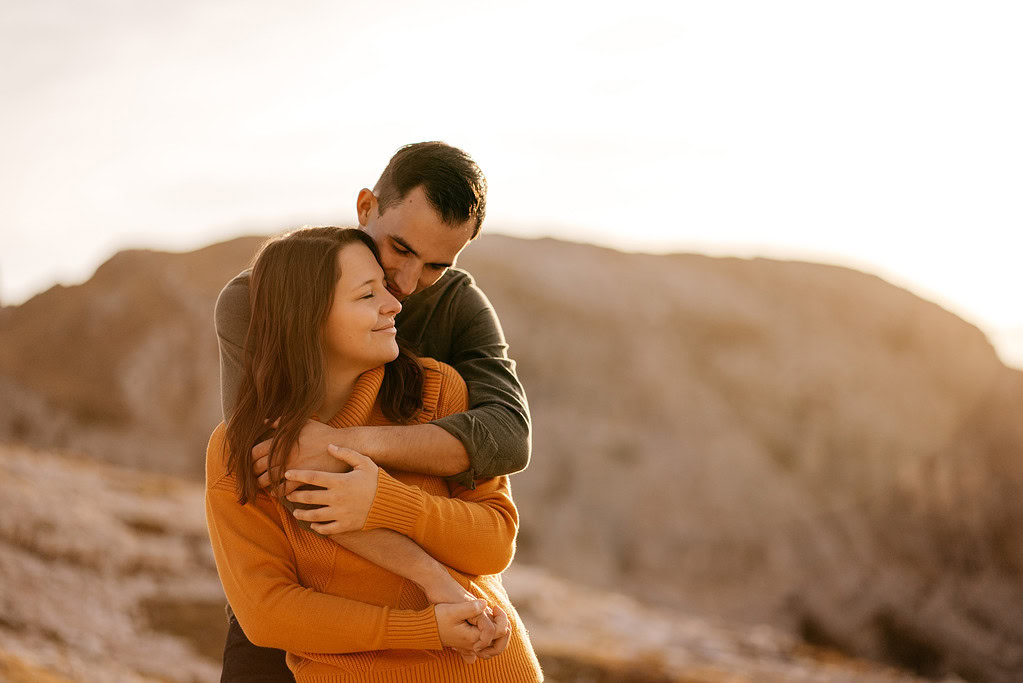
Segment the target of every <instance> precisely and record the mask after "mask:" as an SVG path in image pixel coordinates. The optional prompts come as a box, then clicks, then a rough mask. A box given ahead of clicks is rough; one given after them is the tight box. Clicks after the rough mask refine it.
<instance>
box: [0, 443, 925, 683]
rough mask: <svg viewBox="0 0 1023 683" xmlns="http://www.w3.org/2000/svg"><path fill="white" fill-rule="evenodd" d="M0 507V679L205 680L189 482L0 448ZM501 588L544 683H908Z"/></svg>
mask: <svg viewBox="0 0 1023 683" xmlns="http://www.w3.org/2000/svg"><path fill="white" fill-rule="evenodd" d="M0 496H2V497H3V500H4V514H3V515H2V516H0V575H2V576H3V579H4V580H3V584H2V588H0V617H2V618H0V680H5V681H25V682H28V681H33V682H39V681H53V682H57V681H68V680H79V681H214V680H216V679H217V678H218V676H219V664H220V655H221V652H222V648H223V644H224V637H225V634H226V630H227V629H226V621H225V617H224V597H223V593H222V592H221V590H220V583H219V581H218V579H217V575H216V569H215V567H214V565H213V555H212V552H211V551H210V549H209V543H208V541H207V538H206V526H205V520H204V519H203V503H202V496H203V491H202V485H201V484H199V483H197V482H191V481H185V480H181V479H178V478H175V477H172V476H169V475H158V474H146V473H141V472H137V471H133V470H128V469H122V468H118V467H115V466H109V465H102V464H98V463H96V462H95V461H89V460H83V459H80V458H77V459H76V458H72V457H68V456H57V455H53V454H48V453H43V452H37V451H31V450H29V449H27V448H25V447H0ZM506 583H507V585H508V588H509V591H510V593H511V595H512V599H513V600H514V601H515V603H516V604H517V605H519V609H520V612H521V614H522V616H523V619H524V620H525V621H526V623H527V625H528V627H529V628H530V630H531V631H532V636H533V639H534V642H535V644H536V647H537V649H538V651H539V652H540V654H541V659H542V661H543V662H544V666H545V668H546V669H547V671H548V673H549V676H548V678H549V680H550V681H551V682H552V683H558V681H561V682H562V683H564V682H566V681H634V682H636V683H657V682H661V681H683V680H684V681H691V682H692V681H724V680H728V681H800V680H803V681H811V680H812V681H841V680H849V678H850V677H851V676H856V677H857V678H860V677H862V680H866V681H910V680H914V679H911V678H910V677H909V676H905V675H900V674H898V673H897V672H895V671H892V670H886V669H884V668H882V667H879V666H876V665H870V664H868V663H866V662H862V661H854V660H849V659H845V658H842V657H838V656H836V655H834V654H833V653H828V652H826V651H823V650H819V649H813V648H807V647H805V646H802V645H800V644H799V643H798V642H796V641H794V640H793V639H792V638H791V637H786V636H785V635H784V634H782V633H779V632H776V631H774V630H771V629H768V628H760V629H736V628H731V629H727V628H724V627H721V626H716V625H713V624H709V623H707V622H704V621H700V620H696V619H683V618H680V617H679V616H677V615H672V614H670V613H667V612H665V611H658V610H652V609H649V608H644V607H642V606H640V605H638V604H637V603H636V602H635V601H633V600H630V599H629V598H626V597H625V596H622V595H616V594H612V593H605V592H599V591H594V590H584V589H580V588H577V587H574V586H572V585H571V584H569V583H567V582H565V581H564V580H561V579H557V578H555V577H553V576H551V575H550V574H549V573H547V572H544V571H542V570H539V569H536V568H531V567H528V566H518V567H514V568H513V569H512V570H510V571H509V573H508V576H507V580H506Z"/></svg>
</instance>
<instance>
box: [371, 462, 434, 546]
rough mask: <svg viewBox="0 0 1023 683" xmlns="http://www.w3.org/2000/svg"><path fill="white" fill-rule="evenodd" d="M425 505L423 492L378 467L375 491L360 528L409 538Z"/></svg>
mask: <svg viewBox="0 0 1023 683" xmlns="http://www.w3.org/2000/svg"><path fill="white" fill-rule="evenodd" d="M425 506H426V501H425V500H423V492H422V490H420V489H418V488H416V487H415V486H406V485H405V484H402V483H401V482H400V481H398V480H397V479H395V478H394V477H392V476H391V475H389V474H388V473H387V472H385V471H384V468H383V467H380V468H378V469H377V492H376V495H375V496H374V497H373V505H372V506H370V508H369V514H368V515H367V516H366V524H365V526H363V527H362V528H363V530H368V529H393V530H394V531H397V532H398V533H399V534H405V535H406V536H409V535H410V534H411V532H412V528H413V527H414V526H415V524H416V520H417V519H419V515H420V514H422V511H423V508H424V507H425Z"/></svg>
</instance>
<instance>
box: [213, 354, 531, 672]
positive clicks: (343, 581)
mask: <svg viewBox="0 0 1023 683" xmlns="http://www.w3.org/2000/svg"><path fill="white" fill-rule="evenodd" d="M422 362H423V365H424V366H425V368H426V383H425V387H424V391H423V398H424V403H425V407H424V409H423V411H422V412H421V413H420V415H419V416H418V418H417V421H418V422H421V423H422V422H428V421H430V420H432V419H434V418H436V417H443V416H445V415H450V414H452V413H456V412H459V411H463V410H465V409H466V405H467V402H466V389H465V383H464V382H463V381H462V379H461V377H459V375H458V373H456V372H455V371H454V370H453V369H452V368H450V367H449V366H447V365H443V364H441V363H438V362H436V361H434V360H432V359H423V361H422ZM383 374H384V372H383V368H382V367H381V368H376V369H374V370H370V371H369V372H367V373H365V374H363V375H362V376H361V377H360V378H359V381H358V383H357V385H356V387H355V390H354V391H353V393H352V396H351V397H350V398H349V399H348V402H347V403H346V404H345V407H344V408H342V409H341V411H340V412H339V413H338V414H337V415H335V416H334V418H333V419H331V420H330V421H329V423H328V424H330V425H331V426H334V427H351V426H356V425H387V424H392V423H391V422H389V421H388V420H387V418H386V417H384V415H383V413H382V412H381V410H380V406H379V405H378V402H377V394H378V392H379V389H380V384H381V381H382V379H383ZM225 463H226V442H225V440H224V425H223V424H221V425H220V426H218V427H217V429H216V430H215V431H214V432H213V436H212V437H211V438H210V442H209V446H208V448H207V451H206V521H207V525H208V527H209V533H210V541H211V542H212V544H213V554H214V556H215V558H216V562H217V571H218V572H219V574H220V580H221V583H222V584H223V586H224V592H225V594H226V595H227V598H228V601H229V602H230V603H231V607H232V608H233V609H234V612H235V615H236V616H237V618H238V621H239V623H240V624H241V626H242V629H243V630H244V631H245V634H246V635H247V636H248V637H249V639H250V640H251V641H252V642H253V643H255V644H256V645H261V646H263V647H274V648H279V649H282V650H287V651H288V656H287V662H288V666H289V667H290V668H291V670H292V671H293V672H294V674H295V678H296V680H297V681H298V682H299V683H327V682H331V683H333V682H341V681H345V682H348V681H370V682H374V683H384V682H387V683H398V682H401V683H410V682H412V681H445V682H454V683H458V682H460V681H465V682H466V683H468V682H469V681H481V682H493V683H505V682H509V683H511V682H518V681H523V682H533V681H542V680H543V674H542V673H541V671H540V665H539V663H538V662H537V660H536V656H535V655H534V654H533V649H532V646H531V645H530V643H529V638H528V636H527V634H526V629H525V627H523V625H522V621H521V620H520V619H519V617H518V614H516V612H515V610H514V609H513V608H512V606H511V603H510V602H509V601H508V596H507V594H506V593H505V591H504V588H503V586H502V585H501V577H500V572H501V571H503V570H504V569H505V567H507V565H508V564H509V563H510V562H511V559H512V555H513V554H514V550H515V534H516V531H517V528H518V514H517V512H516V510H515V505H514V504H513V503H512V499H511V490H510V489H509V486H508V478H507V477H498V478H496V479H488V480H483V481H480V482H477V485H476V488H475V489H474V490H469V489H466V488H464V487H458V486H455V485H451V487H450V488H449V485H448V484H447V483H446V482H445V480H443V479H441V478H439V477H432V476H427V475H422V474H414V473H409V472H399V471H391V472H385V471H384V469H383V468H380V471H379V477H378V481H377V491H376V497H375V498H374V500H373V505H372V507H371V509H370V512H369V516H368V518H367V520H366V526H365V528H366V529H376V528H387V529H393V530H395V531H397V532H399V533H403V534H405V535H407V536H409V537H410V538H411V539H412V540H414V541H416V542H417V543H418V544H419V545H420V546H421V547H422V548H423V549H424V550H426V552H428V553H429V554H430V555H432V556H433V557H434V558H436V559H437V560H438V561H440V562H441V563H443V564H445V565H447V566H448V567H449V568H451V569H453V570H455V571H453V572H452V574H453V575H454V576H455V578H456V579H459V581H460V583H462V585H463V586H465V587H467V588H468V590H469V591H470V592H472V593H473V594H474V595H476V596H477V597H481V598H484V599H486V600H487V602H489V603H491V604H497V605H500V606H501V608H502V609H504V611H505V612H507V614H508V619H509V622H510V625H511V631H512V634H511V639H510V641H509V644H508V648H507V650H505V651H504V652H503V653H502V654H500V655H498V656H497V657H494V658H492V659H490V660H487V661H483V660H479V661H477V662H476V663H474V664H465V663H463V662H462V660H461V658H460V657H459V656H458V655H457V654H456V653H455V652H454V651H452V650H451V649H449V648H443V647H442V645H441V643H440V638H439V635H438V632H437V621H436V618H435V616H434V612H433V606H431V605H430V604H429V603H428V602H427V600H426V597H425V596H424V595H423V592H422V591H421V590H420V589H419V587H418V586H416V585H415V584H414V583H412V582H411V581H407V580H405V579H402V578H401V577H399V576H397V575H396V574H392V573H391V572H388V571H386V570H384V569H382V568H380V567H378V566H377V565H375V564H372V563H370V562H368V561H367V560H365V559H363V558H361V557H359V556H358V555H355V554H354V553H352V552H350V551H348V550H346V549H344V548H342V547H341V546H339V545H337V544H336V543H334V542H333V541H331V540H330V539H328V538H324V537H322V536H319V535H317V534H315V533H312V532H309V531H304V530H303V529H301V528H300V527H299V526H298V524H297V522H296V521H295V519H294V518H293V517H292V516H291V514H290V513H289V512H288V511H287V509H285V508H284V506H283V505H281V504H280V503H279V502H278V501H277V500H275V499H272V498H270V497H269V496H267V495H266V494H265V493H260V494H259V495H258V496H257V497H256V498H255V499H254V500H251V501H250V502H249V503H248V504H246V505H244V506H243V505H239V504H238V501H237V493H236V488H235V477H234V475H233V474H232V473H230V472H228V471H227V469H226V466H225Z"/></svg>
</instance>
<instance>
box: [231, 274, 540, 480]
mask: <svg viewBox="0 0 1023 683" xmlns="http://www.w3.org/2000/svg"><path fill="white" fill-rule="evenodd" d="M396 322H397V327H398V335H399V336H400V337H401V338H402V339H403V340H405V341H406V342H408V343H409V344H410V345H411V346H412V348H413V349H414V350H415V351H416V352H417V353H419V354H420V355H422V356H429V357H431V358H435V359H437V360H439V361H442V362H444V363H447V364H448V365H451V366H453V367H454V368H455V370H457V371H458V374H460V375H461V376H462V378H463V379H464V380H465V383H466V385H467V386H468V388H469V410H468V411H467V412H464V413H458V414H456V415H450V416H448V417H444V418H441V419H439V420H435V421H434V422H432V423H431V424H435V425H438V426H439V427H442V428H443V429H444V430H446V431H447V432H449V433H450V434H452V435H453V436H455V437H456V438H457V439H458V440H459V441H461V442H462V444H463V445H464V446H465V450H466V452H467V453H468V455H469V470H468V471H467V472H464V473H463V474H461V475H458V476H457V477H455V479H457V480H458V481H459V482H460V483H463V484H464V485H467V486H471V481H472V480H474V479H489V478H491V477H497V476H500V475H502V474H512V473H513V472H518V471H520V470H523V469H525V468H526V466H527V465H528V464H529V454H530V419H529V405H528V404H527V402H526V392H525V390H524V389H523V388H522V383H521V382H519V378H518V376H517V375H516V374H515V361H513V360H512V359H510V358H509V357H508V344H507V342H506V341H505V338H504V331H503V330H502V329H501V322H500V321H499V320H498V318H497V313H496V312H495V311H494V307H493V306H492V305H491V304H490V301H489V300H488V299H487V297H486V295H485V294H483V292H482V290H480V288H479V287H477V286H476V283H475V282H474V281H473V279H472V276H470V275H469V273H467V272H465V271H463V270H459V269H457V268H449V269H448V271H447V272H446V273H444V275H443V276H442V277H441V278H440V280H438V281H437V282H436V283H435V284H434V285H433V286H431V287H428V288H427V289H424V290H423V291H422V292H419V293H417V294H414V295H412V296H410V297H408V298H407V299H406V300H405V301H403V302H402V310H401V312H400V313H399V314H398V316H397V321H396ZM216 325H217V339H218V341H219V343H220V397H221V404H222V406H223V410H224V418H225V419H227V415H228V414H229V413H230V411H231V409H232V408H233V406H234V402H235V400H236V397H237V394H238V384H239V382H240V380H241V368H242V349H243V347H244V344H245V336H246V334H247V333H248V327H249V271H245V272H243V273H241V274H239V275H238V276H236V277H235V278H234V279H233V280H231V282H229V283H228V284H227V286H226V287H224V289H223V291H221V292H220V296H219V297H218V299H217V309H216Z"/></svg>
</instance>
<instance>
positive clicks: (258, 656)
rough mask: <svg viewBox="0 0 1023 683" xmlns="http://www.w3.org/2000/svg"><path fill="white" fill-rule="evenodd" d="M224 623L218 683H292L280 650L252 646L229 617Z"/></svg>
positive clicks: (291, 677)
mask: <svg viewBox="0 0 1023 683" xmlns="http://www.w3.org/2000/svg"><path fill="white" fill-rule="evenodd" d="M227 623H228V629H227V643H225V644H224V670H223V672H221V674H220V683H295V677H294V676H292V675H291V670H290V669H288V665H287V664H285V663H284V650H274V649H273V648H269V647H257V646H256V645H253V644H252V643H251V642H249V639H248V638H247V637H246V636H245V632H244V631H242V627H241V626H240V625H239V624H238V620H237V619H236V618H235V616H234V615H233V614H231V615H230V616H229V618H228V620H227Z"/></svg>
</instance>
